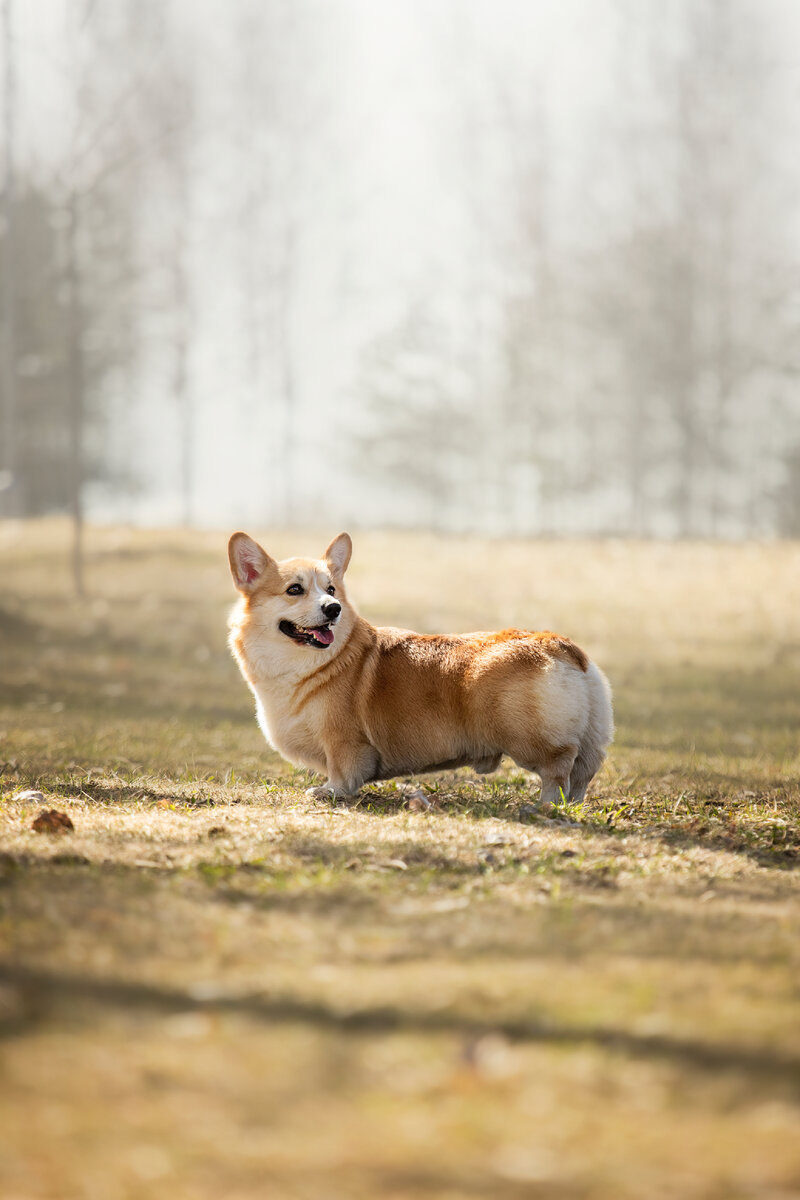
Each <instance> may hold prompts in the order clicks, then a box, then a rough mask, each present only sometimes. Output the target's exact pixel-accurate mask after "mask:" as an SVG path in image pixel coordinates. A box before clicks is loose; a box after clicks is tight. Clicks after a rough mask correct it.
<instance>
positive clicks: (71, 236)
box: [64, 191, 86, 597]
mask: <svg viewBox="0 0 800 1200" xmlns="http://www.w3.org/2000/svg"><path fill="white" fill-rule="evenodd" d="M67 216H68V223H67V228H66V236H65V261H64V282H65V284H66V297H67V321H66V327H67V403H68V409H69V495H70V513H71V516H72V552H71V562H72V579H73V583H74V585H75V592H76V594H77V595H78V596H80V597H83V596H85V594H86V592H85V588H84V569H83V568H84V551H83V526H84V513H83V479H84V463H83V425H84V389H85V384H86V370H85V363H84V355H83V334H84V316H83V303H82V297H81V287H80V264H79V262H78V254H79V234H80V230H79V220H80V212H79V201H78V197H77V195H76V194H75V192H74V191H72V192H70V196H69V201H68V204H67Z"/></svg>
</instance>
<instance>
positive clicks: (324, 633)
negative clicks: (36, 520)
mask: <svg viewBox="0 0 800 1200" xmlns="http://www.w3.org/2000/svg"><path fill="white" fill-rule="evenodd" d="M313 632H314V637H315V638H316V640H317V641H318V642H321V644H322V645H323V646H330V644H331V642H332V641H333V630H332V629H315V630H314V631H313Z"/></svg>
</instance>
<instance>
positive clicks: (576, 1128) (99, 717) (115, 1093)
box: [0, 522, 800, 1200]
mask: <svg viewBox="0 0 800 1200" xmlns="http://www.w3.org/2000/svg"><path fill="white" fill-rule="evenodd" d="M333 532H336V531H334V530H325V531H323V532H322V533H320V535H319V536H312V535H301V536H296V537H291V538H290V537H288V536H286V535H275V536H272V537H270V536H269V535H266V536H265V538H264V541H265V544H266V545H267V546H268V548H269V549H270V550H272V551H273V552H275V553H276V554H278V555H282V554H285V553H293V552H301V553H303V552H306V551H309V552H314V551H318V550H319V549H321V548H322V546H324V545H325V544H327V540H330V534H331V533H333ZM355 542H356V552H355V556H354V562H353V566H352V568H351V591H352V593H353V595H354V597H355V598H356V600H357V602H358V604H359V607H360V608H361V610H362V611H363V612H364V614H365V615H366V616H368V617H370V618H371V619H373V620H374V621H376V622H378V623H398V624H405V625H410V626H414V627H417V628H420V629H428V630H434V629H445V628H447V629H468V628H473V629H474V628H481V627H497V626H500V625H511V624H519V625H523V626H528V627H534V628H546V627H550V628H555V629H557V630H559V631H561V632H563V633H566V634H569V635H570V636H572V637H574V638H575V639H576V640H577V641H578V642H579V643H580V644H582V645H583V646H584V647H585V648H586V649H587V650H588V651H589V652H590V653H591V654H592V656H593V657H595V658H596V659H597V660H598V661H599V662H600V663H601V664H602V665H603V666H604V667H605V668H606V669H607V672H608V674H609V676H610V677H611V679H612V682H613V683H614V686H615V691H616V710H617V718H618V723H619V731H618V737H617V741H616V743H615V746H614V747H613V749H612V753H611V756H610V759H609V763H608V764H607V766H606V768H605V769H604V771H603V772H602V774H601V776H600V777H599V778H598V780H597V781H596V786H595V787H594V789H593V792H592V798H591V800H590V801H589V802H588V803H587V804H586V805H585V806H583V807H582V808H580V809H577V810H576V809H571V808H569V807H563V808H561V809H556V810H553V811H551V812H550V813H541V812H537V811H535V810H534V811H533V812H532V813H530V812H529V813H526V812H524V811H523V806H524V805H525V804H527V803H529V802H530V799H531V793H532V792H533V791H535V789H534V788H533V787H532V784H531V781H530V780H529V779H527V778H526V777H524V776H523V775H522V774H521V773H519V772H517V771H515V770H513V769H511V768H508V769H506V770H504V771H503V772H501V773H500V774H499V775H498V776H497V777H490V778H489V779H485V780H483V779H481V780H479V779H477V778H476V777H474V776H472V775H471V773H470V772H467V771H462V772H457V773H450V774H444V775H440V776H436V777H427V778H425V779H424V780H422V781H421V782H422V785H423V787H424V788H425V790H426V791H428V792H429V794H430V796H431V798H432V799H433V800H434V802H435V804H434V807H433V809H432V810H431V811H430V812H429V813H424V814H422V813H416V812H410V811H409V810H408V808H407V805H406V802H405V798H404V795H403V792H402V789H401V788H398V787H396V786H395V785H394V784H386V785H381V786H380V787H379V788H376V789H374V791H372V792H369V793H367V794H366V795H365V796H363V797H362V798H361V799H360V800H359V802H358V803H357V804H355V805H351V806H348V807H340V808H332V807H328V806H326V805H323V804H319V803H315V802H311V801H309V800H307V798H306V797H305V795H304V793H303V791H302V789H303V787H304V786H305V785H306V783H307V782H308V780H307V778H306V777H305V776H304V775H303V774H302V773H298V772H295V771H293V770H292V769H291V768H289V767H287V765H286V764H284V763H282V762H281V761H280V760H279V759H278V758H276V757H275V756H274V755H272V754H271V753H269V752H268V751H267V750H266V748H265V747H264V745H263V743H262V741H261V738H260V735H259V733H258V730H257V729H256V726H255V722H254V721H253V719H252V714H251V703H250V699H249V695H248V693H247V692H246V691H245V689H244V687H243V685H242V683H241V681H240V679H239V678H238V675H237V672H236V669H235V667H234V665H233V663H232V662H231V661H230V660H229V658H228V655H227V651H226V649H225V644H224V642H225V613H226V609H227V606H228V605H229V603H230V601H231V599H232V591H231V588H230V583H229V577H228V574H227V567H226V563H225V553H224V546H225V538H224V536H223V535H221V534H220V535H217V534H190V535H189V534H183V533H159V534H154V533H145V532H134V531H127V530H118V529H117V530H95V531H92V533H91V537H90V543H89V549H90V569H89V573H88V579H89V587H90V594H91V598H90V600H89V601H88V602H86V603H85V604H78V603H77V602H75V601H74V600H73V599H71V598H70V596H69V590H68V581H67V576H66V570H65V555H64V546H65V530H64V528H63V527H62V526H61V525H60V524H59V523H56V522H51V523H47V522H43V523H36V524H33V525H26V526H23V527H11V526H6V527H5V528H3V527H0V760H2V761H0V770H2V778H1V779H0V784H1V785H2V796H3V799H2V805H1V806H0V956H1V957H2V962H0V1033H5V1035H6V1036H5V1040H4V1042H3V1043H2V1047H1V1048H0V1195H2V1196H3V1197H4V1198H5V1197H6V1196H7V1197H9V1198H14V1200H22V1198H24V1200H28V1198H29V1197H30V1198H33V1197H36V1198H48V1200H72V1198H73V1197H74V1198H76V1200H77V1198H81V1200H83V1198H84V1197H85V1198H87V1200H94V1198H95V1197H97V1198H98V1200H106V1198H109V1200H116V1198H117V1197H119V1198H120V1200H128V1198H129V1197H130V1198H136V1200H138V1198H140V1197H141V1198H146V1200H155V1198H161V1197H165V1196H169V1197H170V1198H173V1197H174V1198H176V1200H183V1198H184V1197H185V1198H186V1200H205V1197H211V1196H214V1197H219V1196H225V1197H226V1198H229V1197H230V1198H234V1200H236V1198H239V1197H242V1198H245V1197H247V1198H249V1197H261V1196H270V1197H283V1196H286V1197H292V1198H294V1197H297V1198H298V1200H300V1198H302V1200H307V1198H312V1197H313V1198H317V1197H319V1198H320V1200H323V1198H324V1200H329V1198H330V1200H336V1198H339V1197H341V1198H342V1200H344V1198H348V1200H349V1198H350V1197H354V1198H355V1197H359V1198H360V1197H364V1198H367V1197H377V1196H380V1197H390V1198H395V1197H396V1198H401V1197H403V1198H404V1197H412V1196H413V1197H425V1198H431V1200H432V1198H433V1197H436V1198H437V1200H444V1198H448V1200H449V1198H456V1197H464V1196H473V1195H474V1196H493V1197H494V1196H497V1197H503V1198H505V1197H515V1198H516V1197H520V1198H521V1197H531V1196H533V1197H536V1196H540V1197H548V1198H549V1197H556V1198H558V1197H570V1198H571V1197H586V1198H591V1200H596V1198H599V1197H609V1198H611V1197H614V1198H615V1200H616V1198H618V1197H619V1198H625V1197H641V1196H647V1197H662V1196H663V1197H672V1196H676V1197H677V1196H680V1197H689V1198H694V1197H698V1198H699V1197H709V1198H711V1197H719V1200H727V1198H728V1197H752V1198H753V1200H762V1198H765V1197H773V1196H774V1197H776V1198H777V1197H780V1198H781V1200H785V1198H787V1197H790V1196H794V1195H800V988H799V987H798V979H800V939H799V938H798V928H800V921H799V920H798V918H800V885H799V882H798V880H799V878H800V875H799V873H798V864H799V863H800V858H799V857H798V852H799V851H800V753H799V748H798V737H797V731H798V728H799V727H800V721H799V719H800V686H798V684H799V683H800V602H798V599H797V598H798V597H800V550H799V549H798V548H797V547H795V546H790V545H776V546H755V545H753V546H740V547H733V546H711V545H688V546H656V545H647V544H632V543H590V544H575V543H546V544H542V543H516V544H515V543H511V542H503V543H493V542H477V541H463V540H462V541H453V540H447V539H436V538H432V537H421V536H413V537H412V536H401V535H392V536H382V535H377V534H363V535H360V536H357V537H356V539H355ZM418 782H419V781H418ZM25 788H36V789H39V790H41V791H42V793H43V794H44V796H45V801H44V804H42V803H38V802H35V801H34V802H31V801H24V800H20V799H17V798H15V797H17V795H18V793H19V792H20V791H21V790H23V789H25ZM43 806H44V807H48V808H49V807H56V808H58V809H60V810H62V811H65V812H67V813H68V814H69V815H70V817H71V818H72V820H73V822H74V825H75V832H74V833H73V834H66V835H63V836H60V837H58V836H53V837H49V836H47V835H42V834H37V833H35V832H33V830H32V829H31V822H32V820H33V818H34V816H35V815H36V813H37V812H38V810H39V808H41V807H43Z"/></svg>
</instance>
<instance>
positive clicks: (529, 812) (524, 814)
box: [517, 804, 541, 821]
mask: <svg viewBox="0 0 800 1200" xmlns="http://www.w3.org/2000/svg"><path fill="white" fill-rule="evenodd" d="M517 815H518V816H519V819H520V821H529V820H530V819H531V817H539V816H541V809H540V808H539V805H538V804H521V805H520V807H519V809H518V812H517Z"/></svg>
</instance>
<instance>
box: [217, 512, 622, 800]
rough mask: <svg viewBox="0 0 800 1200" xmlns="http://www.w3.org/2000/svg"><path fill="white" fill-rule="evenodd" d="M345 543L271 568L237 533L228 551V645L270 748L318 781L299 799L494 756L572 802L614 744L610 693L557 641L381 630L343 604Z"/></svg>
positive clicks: (489, 765)
mask: <svg viewBox="0 0 800 1200" xmlns="http://www.w3.org/2000/svg"><path fill="white" fill-rule="evenodd" d="M351 553H352V542H351V540H350V537H349V535H348V534H346V533H341V534H339V536H338V537H337V538H334V540H333V541H332V542H331V544H330V545H329V546H328V548H327V550H326V551H325V553H324V554H323V556H322V558H320V559H313V558H289V559H286V560H285V561H282V562H276V561H275V559H273V558H270V556H269V555H268V554H267V553H266V551H265V550H263V549H262V548H261V546H259V545H258V543H257V542H255V541H253V539H252V538H251V537H248V535H247V534H245V533H234V535H233V536H232V537H231V539H230V542H229V545H228V556H229V559H230V566H231V573H232V575H233V580H234V583H235V584H236V587H237V589H238V590H239V592H240V598H239V601H238V603H237V605H236V607H235V608H234V610H233V612H232V614H231V618H230V622H229V627H230V638H229V644H230V647H231V650H232V652H233V656H234V658H235V659H236V661H237V662H238V664H239V667H240V669H241V672H242V675H243V676H244V678H245V680H246V682H247V684H248V686H249V687H250V689H251V690H252V692H253V695H254V696H255V700H256V714H257V717H258V723H259V725H260V726H261V729H262V731H263V733H264V736H265V737H266V739H267V741H268V742H269V743H270V745H272V746H274V748H275V749H276V750H277V751H278V752H279V753H280V754H281V755H283V757H284V758H286V759H288V760H289V762H291V763H294V764H296V765H297V766H302V767H309V768H310V769H311V770H312V771H315V772H318V773H319V774H320V775H325V776H326V777H327V782H326V783H325V784H324V785H323V786H322V787H318V788H310V789H309V794H310V795H313V796H317V797H322V796H327V797H330V796H331V795H333V796H342V797H344V796H353V795H355V793H356V792H357V791H358V790H359V788H361V787H362V786H363V785H364V784H366V783H369V782H372V781H375V780H379V779H391V778H393V777H394V776H397V775H416V774H418V773H421V772H425V771H440V770H449V769H451V768H454V767H463V766H471V767H474V768H475V770H476V771H479V772H480V773H481V774H485V773H487V772H490V771H494V770H495V769H496V768H497V767H498V766H499V764H500V760H501V758H502V757H503V755H504V754H506V755H508V756H509V757H510V758H512V759H513V760H514V762H515V763H517V764H518V765H519V766H520V767H523V768H525V769H526V770H528V771H533V772H535V773H536V774H538V775H539V777H540V779H541V782H542V795H541V799H542V801H543V802H545V801H550V802H557V801H559V800H560V799H562V798H566V799H569V800H571V801H573V802H576V803H577V802H579V801H581V800H582V799H583V797H584V795H585V794H586V789H587V787H588V785H589V783H590V781H591V779H592V778H593V777H594V775H595V774H596V772H597V771H598V769H599V768H600V766H601V764H602V762H603V760H604V758H605V752H606V747H607V746H608V744H609V742H610V741H611V738H612V735H613V728H614V727H613V717H612V710H611V689H610V687H609V685H608V681H607V680H606V677H605V675H603V673H602V671H601V670H600V669H599V668H598V667H597V666H595V664H594V663H592V662H590V661H589V659H588V658H587V656H586V655H585V654H584V652H583V650H581V649H580V648H579V647H578V646H576V645H575V643H574V642H571V641H570V640H569V638H566V637H560V636H558V635H557V634H555V633H529V632H527V631H526V630H521V629H505V630H503V631H502V632H500V633H460V634H441V635H440V634H435V635H432V634H420V633H411V632H409V631H408V630H406V629H392V628H389V629H380V628H375V627H374V626H372V625H370V624H369V623H368V622H367V621H365V620H364V619H363V617H360V616H359V614H358V613H357V612H356V610H355V608H354V607H353V605H352V604H351V603H350V601H349V600H348V598H347V593H346V591H345V584H344V575H345V571H346V570H347V566H348V563H349V562H350V555H351Z"/></svg>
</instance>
